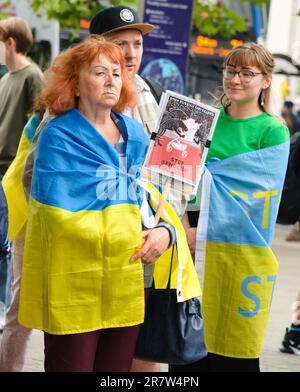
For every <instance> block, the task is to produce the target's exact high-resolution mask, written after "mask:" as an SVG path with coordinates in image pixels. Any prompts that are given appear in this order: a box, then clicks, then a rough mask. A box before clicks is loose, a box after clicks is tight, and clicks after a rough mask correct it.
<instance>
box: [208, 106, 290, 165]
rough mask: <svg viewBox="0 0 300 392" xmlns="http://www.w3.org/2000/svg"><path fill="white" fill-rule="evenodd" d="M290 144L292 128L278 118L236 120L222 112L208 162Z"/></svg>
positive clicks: (260, 117)
mask: <svg viewBox="0 0 300 392" xmlns="http://www.w3.org/2000/svg"><path fill="white" fill-rule="evenodd" d="M287 140H289V131H288V128H287V127H286V126H285V125H283V124H282V123H281V122H280V121H279V120H277V119H276V118H275V117H272V116H270V115H269V114H267V113H261V114H259V115H258V116H255V117H249V118H246V119H235V118H232V117H230V116H228V114H226V112H225V110H224V109H222V110H221V113H220V116H219V119H218V122H217V126H216V129H215V132H214V135H213V138H212V142H211V145H210V148H209V151H208V154H207V158H206V161H208V160H209V159H211V158H213V157H216V158H219V159H225V158H229V157H232V156H234V155H238V154H242V153H246V152H250V151H255V150H260V149H262V148H266V147H272V146H276V145H277V144H281V143H284V142H286V141H287Z"/></svg>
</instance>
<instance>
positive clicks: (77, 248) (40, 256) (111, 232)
mask: <svg viewBox="0 0 300 392" xmlns="http://www.w3.org/2000/svg"><path fill="white" fill-rule="evenodd" d="M153 189H154V188H153ZM157 194H159V193H157ZM154 204H155V202H154ZM165 211H166V212H167V214H164V216H163V218H165V220H166V221H167V222H168V223H171V224H173V225H174V226H175V228H176V231H177V247H178V253H179V256H180V258H181V262H182V266H183V273H182V283H181V279H180V282H179V284H180V287H181V286H182V287H181V288H180V291H181V293H179V297H180V298H182V300H186V299H189V298H191V297H195V296H199V295H200V294H201V290H200V286H199V281H198V278H197V274H196V271H195V269H194V266H193V262H192V258H191V255H190V252H189V249H188V245H187V241H186V236H185V233H184V229H183V227H182V225H181V222H180V219H179V218H178V217H177V215H176V214H175V212H174V211H173V210H172V207H171V206H170V205H169V204H168V203H166V205H165ZM167 215H168V216H167ZM79 226H80V228H81V230H80V231H78V230H74V228H78V227H79ZM91 228H93V229H92V230H91ZM91 235H92V236H94V238H91ZM141 243H142V230H141V218H140V211H139V207H138V206H137V205H131V204H119V205H113V206H110V207H107V208H105V209H104V210H102V211H86V210H85V211H80V212H69V211H66V210H63V209H61V208H57V207H53V206H47V205H44V204H42V203H39V202H37V201H36V200H34V199H33V198H31V200H30V216H29V219H28V226H27V233H26V243H25V252H24V261H23V272H22V284H21V298H20V307H19V322H20V324H22V325H24V326H25V327H28V328H35V329H40V330H43V331H46V332H49V333H51V334H71V333H80V332H87V331H92V330H97V329H102V328H112V327H122V326H123V327H124V326H131V325H136V324H140V323H142V322H143V321H144V287H143V273H142V265H141V261H140V260H139V261H138V262H135V263H131V262H130V258H131V257H132V255H133V254H134V253H136V251H137V250H138V249H139V248H140V245H141ZM91 244H92V245H91ZM94 244H99V246H98V247H95V246H94ZM170 261H171V249H169V250H168V251H167V252H165V253H164V255H162V256H161V258H160V259H159V260H158V261H157V262H156V266H155V282H156V287H157V288H159V287H162V288H164V287H166V282H167V277H168V274H169V268H170ZM86 266H88V268H87V267H86ZM91 266H92V267H91ZM177 272H178V262H177V260H176V257H175V258H174V268H173V275H172V276H173V277H172V285H173V287H174V288H176V287H177V281H178V275H177ZM95 309H96V311H95Z"/></svg>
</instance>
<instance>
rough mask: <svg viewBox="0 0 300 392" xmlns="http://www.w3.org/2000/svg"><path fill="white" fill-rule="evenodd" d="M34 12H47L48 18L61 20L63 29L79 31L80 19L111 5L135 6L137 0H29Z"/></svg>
mask: <svg viewBox="0 0 300 392" xmlns="http://www.w3.org/2000/svg"><path fill="white" fill-rule="evenodd" d="M28 1H29V2H30V4H31V6H32V8H33V10H34V12H36V13H39V12H41V11H42V12H45V13H46V15H47V17H48V19H55V20H58V21H59V24H60V27H61V28H62V29H64V28H67V27H72V28H73V30H74V31H78V29H79V23H80V19H82V18H88V19H89V18H91V17H92V16H93V15H95V14H96V13H97V12H98V11H100V10H101V9H102V8H104V7H107V6H110V5H118V4H125V5H128V6H132V7H134V6H135V5H136V2H137V1H136V0H127V1H121V0H111V1H101V0H89V1H87V0H69V1H61V0H47V1H45V0H28Z"/></svg>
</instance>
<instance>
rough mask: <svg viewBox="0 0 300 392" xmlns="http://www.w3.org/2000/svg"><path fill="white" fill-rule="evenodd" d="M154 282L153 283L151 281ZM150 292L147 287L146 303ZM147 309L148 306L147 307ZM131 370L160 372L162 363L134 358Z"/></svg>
mask: <svg viewBox="0 0 300 392" xmlns="http://www.w3.org/2000/svg"><path fill="white" fill-rule="evenodd" d="M151 284H152V283H151ZM149 294H150V289H149V288H145V303H147V299H148V297H149ZM145 311H147V307H146V308H145ZM130 371H131V372H151V373H153V372H159V371H160V364H159V363H157V362H150V361H143V360H141V359H136V358H133V361H132V365H131V369H130Z"/></svg>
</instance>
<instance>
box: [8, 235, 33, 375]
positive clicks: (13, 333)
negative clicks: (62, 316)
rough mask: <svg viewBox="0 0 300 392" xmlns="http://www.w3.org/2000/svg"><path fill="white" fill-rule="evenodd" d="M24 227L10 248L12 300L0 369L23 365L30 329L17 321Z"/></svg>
mask: <svg viewBox="0 0 300 392" xmlns="http://www.w3.org/2000/svg"><path fill="white" fill-rule="evenodd" d="M24 238H25V229H24V230H23V231H22V232H21V233H20V234H19V236H18V237H17V238H16V240H15V241H14V244H13V249H12V269H13V285H12V301H11V305H10V307H9V309H8V310H7V312H6V319H5V325H4V329H3V336H2V340H1V346H0V371H1V372H20V371H22V368H23V366H24V360H25V353H26V347H27V343H28V341H29V337H30V334H31V329H28V328H25V327H22V326H21V325H20V324H19V323H18V309H19V302H20V283H21V272H22V261H23V249H24Z"/></svg>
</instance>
